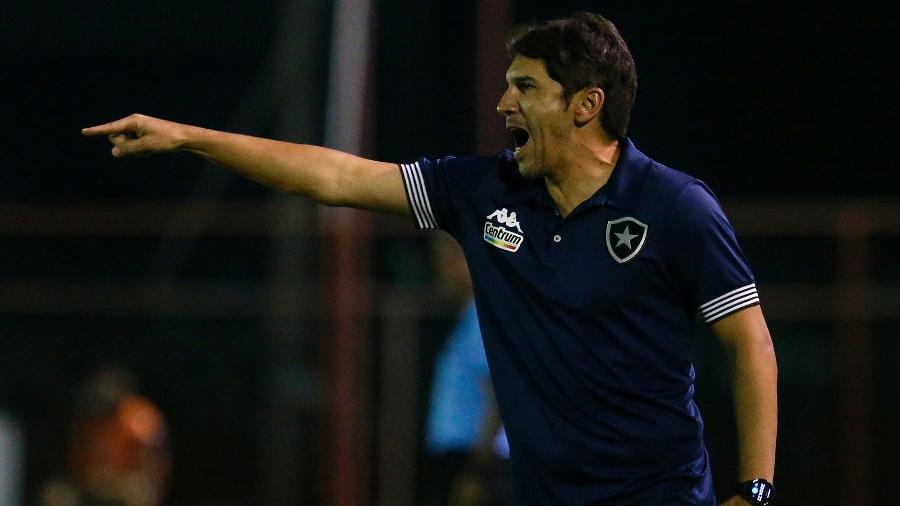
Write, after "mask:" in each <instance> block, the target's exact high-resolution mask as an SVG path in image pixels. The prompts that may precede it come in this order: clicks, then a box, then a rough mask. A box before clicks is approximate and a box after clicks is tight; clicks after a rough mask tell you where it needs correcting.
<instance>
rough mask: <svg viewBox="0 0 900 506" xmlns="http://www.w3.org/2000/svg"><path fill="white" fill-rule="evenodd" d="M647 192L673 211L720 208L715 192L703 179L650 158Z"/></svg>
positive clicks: (702, 210)
mask: <svg viewBox="0 0 900 506" xmlns="http://www.w3.org/2000/svg"><path fill="white" fill-rule="evenodd" d="M646 188H647V189H648V190H649V191H648V192H647V193H648V194H649V195H651V196H652V197H653V198H655V199H658V201H659V202H660V203H662V204H663V206H664V207H665V208H666V209H667V210H668V211H669V212H673V213H684V212H692V211H699V212H710V211H717V210H718V209H719V201H718V199H717V198H716V196H715V194H714V193H713V192H712V190H711V189H710V188H709V186H707V185H706V183H704V182H703V181H701V180H699V179H697V178H696V177H694V176H692V175H690V174H687V173H685V172H682V171H680V170H676V169H673V168H671V167H667V166H665V165H663V164H661V163H659V162H656V161H654V160H650V168H649V171H648V177H647V186H646Z"/></svg>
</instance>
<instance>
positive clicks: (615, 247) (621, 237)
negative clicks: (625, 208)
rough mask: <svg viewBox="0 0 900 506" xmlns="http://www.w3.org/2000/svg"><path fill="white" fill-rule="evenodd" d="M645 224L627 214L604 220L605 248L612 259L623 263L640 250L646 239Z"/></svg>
mask: <svg viewBox="0 0 900 506" xmlns="http://www.w3.org/2000/svg"><path fill="white" fill-rule="evenodd" d="M647 228H648V227H647V225H646V224H644V223H641V222H640V221H638V220H636V219H634V218H632V217H630V216H628V217H625V218H619V219H618V220H610V221H608V222H606V248H607V249H609V254H610V255H612V257H613V259H614V260H615V261H616V262H619V263H620V264H622V263H625V262H627V261H629V260H631V259H632V258H634V257H635V255H637V254H638V252H639V251H641V248H642V247H643V246H644V241H645V240H646V239H647Z"/></svg>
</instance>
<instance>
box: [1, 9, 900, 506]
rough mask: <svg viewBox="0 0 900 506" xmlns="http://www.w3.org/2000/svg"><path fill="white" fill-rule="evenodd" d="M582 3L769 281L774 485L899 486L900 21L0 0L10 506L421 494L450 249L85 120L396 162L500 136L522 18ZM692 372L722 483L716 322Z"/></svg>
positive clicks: (823, 498) (860, 496)
mask: <svg viewBox="0 0 900 506" xmlns="http://www.w3.org/2000/svg"><path fill="white" fill-rule="evenodd" d="M578 9H591V10H595V11H597V12H600V13H601V14H603V15H605V16H607V17H609V18H610V19H611V20H612V21H613V22H615V23H616V24H617V26H618V27H619V28H620V30H621V32H622V33H623V35H624V38H625V39H626V41H627V42H628V44H629V46H630V48H631V50H632V53H633V54H634V57H635V61H636V64H637V69H638V78H639V79H638V81H639V90H638V95H637V103H636V105H635V108H634V111H633V114H632V123H631V127H630V131H629V134H630V136H631V137H632V139H633V140H634V141H635V143H636V144H637V146H638V147H639V148H640V149H642V150H643V151H644V152H645V153H647V154H648V155H649V156H651V157H653V158H655V159H657V160H658V161H660V162H662V163H664V164H666V165H669V166H672V167H675V168H678V169H681V170H683V171H686V172H688V173H691V174H693V175H695V176H697V177H699V178H701V179H703V180H704V181H705V182H707V183H708V184H709V185H710V186H711V187H712V188H713V190H714V191H716V193H717V195H718V197H719V198H720V200H721V201H722V203H723V207H724V208H725V210H726V212H727V213H728V214H729V216H730V217H731V219H732V221H733V223H734V225H735V228H736V229H737V232H738V235H739V236H740V239H741V241H742V244H743V246H744V249H745V252H746V254H747V256H748V257H749V259H750V261H751V263H752V265H753V266H754V270H755V272H756V275H757V278H758V280H759V286H760V292H761V293H762V298H763V309H764V311H765V313H766V315H767V318H768V320H769V324H770V327H771V331H772V334H773V336H774V339H775V345H776V348H777V352H778V358H779V366H780V396H781V399H780V400H781V402H780V411H781V423H780V432H779V447H778V464H777V471H776V483H777V485H778V489H779V496H780V498H781V499H780V500H779V503H780V504H798V505H800V504H834V505H867V504H889V503H891V502H892V501H894V500H895V498H896V497H898V496H900V481H898V480H896V477H897V476H898V475H900V460H898V459H897V457H896V455H897V451H898V448H900V444H898V439H900V436H898V431H897V427H900V408H898V406H900V403H898V400H900V399H898V394H900V367H898V365H900V362H898V357H900V339H898V335H900V170H898V169H900V164H898V159H900V157H898V150H897V140H896V139H897V134H898V131H897V127H896V125H897V122H898V119H900V118H898V114H897V111H898V106H897V104H898V101H897V98H898V96H897V95H898V93H897V91H898V84H897V83H898V82H900V75H898V66H897V65H896V61H897V60H896V56H895V55H893V54H892V49H893V48H894V43H896V34H895V30H894V28H895V24H896V23H895V20H896V19H897V12H896V7H887V6H876V5H869V4H867V3H855V4H853V5H849V4H846V5H842V6H840V7H838V6H832V5H831V4H830V3H828V2H826V3H819V2H787V3H781V2H774V3H762V4H760V3H757V2H747V1H725V2H625V1H609V2H574V1H567V0H559V1H554V2H539V1H536V0H496V1H485V0H481V1H478V0H452V1H451V0H435V1H432V2H416V1H412V0H393V1H390V2H386V1H378V0H371V1H367V0H334V1H329V0H293V1H292V0H258V1H255V2H239V1H229V0H208V1H204V2H192V1H183V0H180V1H175V0H156V1H155V2H137V1H134V0H122V1H119V2H100V1H95V0H87V1H81V2H62V1H59V0H48V1H44V2H37V3H35V2H24V1H22V0H12V1H11V2H10V1H6V2H3V4H2V5H0V58H2V62H3V66H2V71H0V87H2V91H3V100H2V101H0V116H2V118H3V125H2V127H0V128H2V129H3V136H2V138H0V146H2V150H3V157H2V161H0V167H2V169H0V244H2V245H0V338H2V340H0V346H2V350H3V352H2V353H0V505H7V504H9V505H13V504H54V505H69V504H73V505H74V504H173V505H195V504H216V505H232V504H233V505H257V504H267V505H282V504H284V505H289V504H323V505H332V504H334V505H396V506H405V505H414V504H425V502H426V498H427V497H430V495H429V494H430V491H429V487H430V485H429V483H430V481H429V479H428V475H429V473H432V471H429V469H432V463H433V461H434V457H433V455H430V454H429V448H430V447H428V446H427V445H426V444H425V440H426V426H427V423H426V419H427V411H428V407H429V404H430V400H429V399H430V397H431V395H432V394H431V390H432V383H433V381H432V378H433V377H434V374H435V366H436V364H440V363H442V361H441V356H442V354H444V353H445V352H446V351H447V349H448V345H447V343H448V341H449V340H450V339H451V338H452V336H454V335H457V334H456V332H457V331H458V330H459V329H460V328H461V327H460V322H464V320H465V316H464V315H465V313H461V312H460V311H464V308H465V307H466V306H465V304H466V294H465V288H464V287H463V288H460V287H459V286H458V285H455V284H454V283H453V282H452V279H453V278H452V275H451V276H450V277H447V275H445V274H442V273H441V272H440V269H436V268H435V266H436V265H437V266H440V265H442V264H443V265H446V264H450V263H454V262H459V261H458V259H456V256H455V254H454V253H451V252H447V251H448V250H447V249H446V248H445V247H444V246H439V247H436V246H435V244H434V242H433V239H432V235H429V234H423V233H419V232H416V231H415V230H413V226H412V224H411V223H407V222H406V220H400V219H395V218H388V217H381V216H373V215H368V214H364V213H358V212H352V211H347V210H334V209H323V208H320V207H317V206H314V205H312V204H309V203H307V202H304V201H302V200H300V199H291V198H288V197H285V196H283V195H280V194H278V193H276V192H274V191H271V190H269V189H266V188H263V187H260V186H257V185H255V184H253V183H249V182H246V181H243V180H240V179H238V178H236V177H234V176H231V175H230V174H229V173H227V172H226V171H224V170H221V169H219V168H216V167H213V166H210V165H208V164H205V163H203V162H201V161H198V160H196V159H194V158H191V157H188V156H165V157H159V158H153V159H138V160H114V159H113V158H112V157H110V156H109V147H108V146H107V145H106V144H105V142H103V141H101V140H87V139H83V138H81V136H80V134H79V130H80V128H82V127H85V126H89V125H94V124H98V123H104V122H107V121H111V120H113V119H116V118H118V117H121V116H123V115H127V114H130V113H132V112H141V113H145V114H149V115H154V116H160V117H164V118H168V119H172V120H176V121H181V122H187V123H193V124H199V125H203V126H208V127H212V128H217V129H226V130H231V131H237V132H242V133H248V134H254V135H262V136H268V137H275V138H279V139H283V140H289V141H298V142H309V143H318V144H323V143H324V144H326V145H329V146H333V147H337V148H341V149H345V150H349V151H352V152H356V153H359V154H362V155H366V156H369V157H374V158H378V159H382V160H388V161H398V162H403V161H411V160H414V159H417V158H418V157H420V156H441V155H445V154H465V153H471V152H482V153H492V152H497V151H499V150H501V149H503V148H505V147H507V146H510V145H511V139H509V138H508V137H507V135H506V134H505V132H504V131H503V127H502V120H500V118H498V117H496V115H495V113H494V106H495V104H496V101H497V99H498V98H499V95H500V93H501V92H502V90H503V86H504V83H503V76H504V70H505V65H506V61H505V58H504V57H503V54H502V53H503V51H502V48H503V40H504V37H505V35H506V34H507V33H508V32H509V30H510V29H511V28H512V27H513V26H515V25H516V24H519V23H523V22H530V21H536V20H543V19H547V18H550V17H556V16H563V15H567V14H569V13H571V12H572V11H574V10H578ZM890 9H894V10H893V11H891V10H890ZM891 40H894V43H892V42H891ZM445 255H446V256H445ZM698 327H702V326H699V325H698ZM695 357H696V365H697V369H698V377H699V379H698V384H699V385H698V392H699V394H698V396H699V399H698V400H699V404H700V406H701V409H702V410H703V413H704V417H705V420H706V433H707V442H708V446H709V449H710V452H711V455H712V463H713V467H714V476H715V477H716V481H717V491H718V494H719V496H720V497H724V496H727V495H728V493H729V492H730V488H731V485H732V483H733V482H734V476H735V473H736V465H737V463H736V453H735V429H734V422H733V416H732V404H731V393H730V390H729V384H730V383H729V374H730V373H729V371H728V368H727V367H726V359H725V357H724V356H723V354H722V351H721V350H720V348H719V346H718V344H717V342H716V340H715V338H714V337H713V336H712V335H711V334H710V333H709V332H708V331H707V330H706V329H702V328H701V330H700V332H698V335H697V339H696V350H695ZM473 388H475V387H474V386H473ZM479 388H480V386H479ZM485 395H487V396H489V392H488V393H486V394H485ZM490 411H491V408H490V405H489V403H487V404H486V408H485V413H486V414H485V415H484V416H485V418H491V416H490ZM486 423H487V425H486V426H487V427H490V428H491V431H490V433H491V434H492V433H493V431H494V430H495V429H497V424H496V423H495V421H489V422H486ZM482 429H483V428H482ZM482 429H479V430H482ZM482 436H483V435H482ZM481 440H484V439H483V438H482V439H481ZM500 453H502V452H500ZM493 472H498V471H496V469H495V470H494V471H493ZM499 472H502V470H501V471H499ZM110 480H111V481H110ZM501 495H502V494H501ZM469 497H478V495H477V494H475V495H474V496H469ZM429 500H430V499H429ZM91 501H93V502H91ZM117 501H118V502H117ZM479 501H482V502H479ZM471 503H472V504H481V503H483V498H482V499H477V500H476V499H472V500H471Z"/></svg>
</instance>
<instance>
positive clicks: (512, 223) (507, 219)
mask: <svg viewBox="0 0 900 506" xmlns="http://www.w3.org/2000/svg"><path fill="white" fill-rule="evenodd" d="M487 219H489V220H493V219H496V220H497V221H499V222H500V224H501V225H506V226H507V227H516V230H518V231H519V233H520V234H521V233H522V227H520V226H519V220H517V219H516V212H515V211H513V212H509V211H507V210H506V208H505V207H504V208H503V209H497V210H496V211H494V212H492V213H491V214H489V215H488V217H487Z"/></svg>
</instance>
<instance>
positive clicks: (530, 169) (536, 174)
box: [519, 162, 543, 179]
mask: <svg viewBox="0 0 900 506" xmlns="http://www.w3.org/2000/svg"><path fill="white" fill-rule="evenodd" d="M519 174H520V175H521V176H522V177H524V178H525V179H538V178H540V177H542V176H543V173H542V171H541V170H540V169H538V168H537V167H534V166H532V165H531V164H529V163H522V162H519Z"/></svg>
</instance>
